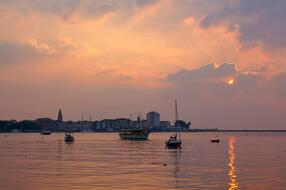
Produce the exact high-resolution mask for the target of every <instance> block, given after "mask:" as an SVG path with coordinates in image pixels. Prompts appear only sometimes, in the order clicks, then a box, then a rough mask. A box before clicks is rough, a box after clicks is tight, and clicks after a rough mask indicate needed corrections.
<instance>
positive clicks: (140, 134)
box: [119, 129, 150, 140]
mask: <svg viewBox="0 0 286 190" xmlns="http://www.w3.org/2000/svg"><path fill="white" fill-rule="evenodd" d="M149 133H150V130H148V129H127V130H122V131H120V132H119V136H120V137H121V139H124V140H148V136H149Z"/></svg>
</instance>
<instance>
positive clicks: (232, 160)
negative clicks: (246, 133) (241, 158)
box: [228, 138, 238, 190]
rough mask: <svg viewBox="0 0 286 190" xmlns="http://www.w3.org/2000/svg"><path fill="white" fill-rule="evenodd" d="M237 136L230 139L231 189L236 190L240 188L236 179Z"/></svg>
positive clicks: (229, 172) (229, 173)
mask: <svg viewBox="0 0 286 190" xmlns="http://www.w3.org/2000/svg"><path fill="white" fill-rule="evenodd" d="M234 149H235V138H230V139H229V150H228V154H229V164H228V165H229V171H228V175H229V180H230V181H229V188H228V189H229V190H236V189H238V183H237V181H236V174H235V150H234Z"/></svg>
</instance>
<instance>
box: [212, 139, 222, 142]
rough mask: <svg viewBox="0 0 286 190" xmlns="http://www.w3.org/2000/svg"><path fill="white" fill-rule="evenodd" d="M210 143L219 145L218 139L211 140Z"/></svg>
mask: <svg viewBox="0 0 286 190" xmlns="http://www.w3.org/2000/svg"><path fill="white" fill-rule="evenodd" d="M211 142H212V143H220V140H219V139H212V140H211Z"/></svg>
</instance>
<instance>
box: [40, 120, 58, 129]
mask: <svg viewBox="0 0 286 190" xmlns="http://www.w3.org/2000/svg"><path fill="white" fill-rule="evenodd" d="M35 122H36V124H37V125H38V126H40V128H41V129H42V130H51V131H55V130H56V125H57V124H56V121H55V120H53V119H50V118H38V119H36V121H35Z"/></svg>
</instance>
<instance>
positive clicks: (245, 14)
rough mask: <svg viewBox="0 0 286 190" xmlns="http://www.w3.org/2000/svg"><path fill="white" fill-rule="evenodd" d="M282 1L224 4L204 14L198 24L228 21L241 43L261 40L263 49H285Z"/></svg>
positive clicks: (225, 22) (254, 43)
mask: <svg viewBox="0 0 286 190" xmlns="http://www.w3.org/2000/svg"><path fill="white" fill-rule="evenodd" d="M285 9H286V1H284V0H276V1H272V0H252V1H248V0H239V1H232V3H225V4H224V6H223V7H222V8H221V9H218V10H217V11H215V12H212V13H207V14H206V16H205V18H204V19H203V20H202V22H201V26H203V27H209V26H212V25H216V24H221V23H224V24H228V26H229V28H230V29H231V30H233V29H238V30H239V33H240V40H241V41H242V42H243V43H244V46H251V45H252V46H253V45H256V44H258V43H262V44H263V45H264V46H265V47H266V48H267V49H270V50H271V49H272V50H273V49H285V48H286V38H285V37H284V34H285V32H286V25H285V21H284V18H285V17H286V12H285Z"/></svg>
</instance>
